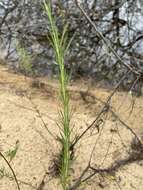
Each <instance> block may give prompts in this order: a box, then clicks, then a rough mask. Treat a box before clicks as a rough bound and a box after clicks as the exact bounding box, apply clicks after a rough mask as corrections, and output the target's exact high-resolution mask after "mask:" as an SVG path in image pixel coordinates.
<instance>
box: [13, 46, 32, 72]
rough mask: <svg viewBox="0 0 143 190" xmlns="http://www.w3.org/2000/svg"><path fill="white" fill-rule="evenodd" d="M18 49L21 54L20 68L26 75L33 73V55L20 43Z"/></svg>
mask: <svg viewBox="0 0 143 190" xmlns="http://www.w3.org/2000/svg"><path fill="white" fill-rule="evenodd" d="M16 51H17V53H18V55H19V69H20V71H21V72H23V73H24V74H25V75H28V74H32V73H33V70H32V56H31V55H29V54H28V52H27V51H26V50H25V48H23V47H22V46H21V45H20V43H17V45H16Z"/></svg>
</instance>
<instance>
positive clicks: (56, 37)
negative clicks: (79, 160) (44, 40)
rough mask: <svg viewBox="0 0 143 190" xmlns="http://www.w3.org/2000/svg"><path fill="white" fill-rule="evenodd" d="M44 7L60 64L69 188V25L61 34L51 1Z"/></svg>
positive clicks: (63, 180)
mask: <svg viewBox="0 0 143 190" xmlns="http://www.w3.org/2000/svg"><path fill="white" fill-rule="evenodd" d="M44 9H45V12H46V14H47V16H48V20H49V23H50V28H51V30H50V40H51V44H52V47H53V49H54V52H55V59H56V62H57V63H58V65H59V71H60V74H59V82H60V98H61V105H62V110H61V111H60V117H61V123H62V131H61V142H62V155H61V166H60V176H61V184H62V187H63V190H68V184H69V168H70V134H71V133H70V108H69V107H70V106H69V95H68V90H67V85H68V76H67V73H66V70H65V66H64V56H65V53H66V51H67V47H69V44H66V39H67V38H66V35H67V25H65V26H64V28H63V31H62V35H60V34H59V31H58V28H57V26H56V24H55V23H56V22H55V19H54V17H53V15H52V11H51V6H50V4H49V3H46V2H44Z"/></svg>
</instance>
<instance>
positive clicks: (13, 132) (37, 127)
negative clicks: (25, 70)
mask: <svg viewBox="0 0 143 190" xmlns="http://www.w3.org/2000/svg"><path fill="white" fill-rule="evenodd" d="M36 81H37V79H36ZM38 81H40V82H35V79H30V78H26V77H24V76H21V75H18V74H14V73H12V72H10V71H9V70H8V69H7V68H6V67H3V66H0V150H1V152H2V153H3V154H6V152H7V151H8V150H12V149H14V147H15V144H16V142H19V149H18V151H17V154H16V156H15V157H14V159H13V160H12V161H11V165H12V167H13V169H14V171H15V173H16V176H17V178H18V180H19V184H20V188H21V190H32V189H37V190H60V189H61V187H60V184H59V179H58V178H57V177H53V173H50V172H51V171H52V163H53V162H52V161H53V160H54V158H55V156H56V155H57V153H58V151H59V149H60V147H59V143H58V141H56V140H55V137H56V136H57V135H58V134H59V128H58V127H57V125H56V122H57V121H58V111H59V98H58V83H57V82H56V81H54V80H51V81H50V80H47V79H46V78H40V79H38ZM88 84H89V83H88V81H84V80H80V81H76V84H75V83H74V82H73V83H72V84H71V85H70V86H69V91H70V94H71V105H72V107H73V110H74V111H73V113H74V114H73V117H72V127H73V128H74V129H73V136H74V135H75V134H80V133H81V132H82V131H83V130H84V129H85V128H86V127H87V126H88V125H89V124H90V123H91V122H92V121H93V120H94V118H95V117H96V116H97V114H98V113H99V111H100V110H101V108H102V106H103V105H102V102H101V100H102V101H105V100H106V99H107V97H108V95H109V94H110V93H111V90H105V89H101V88H97V87H96V85H95V86H92V87H91V86H90V87H89V92H90V93H89V94H88V95H87V94H86V90H87V88H88V87H87V86H89V85H88ZM99 100H100V101H99ZM111 105H112V108H113V110H114V111H116V113H117V114H118V116H119V117H120V118H121V119H122V120H123V121H124V122H126V123H127V124H128V125H129V126H131V128H132V129H133V130H134V131H135V132H136V133H137V135H138V136H139V138H140V140H141V141H142V142H143V113H142V112H143V97H140V98H136V99H134V98H132V97H131V95H130V94H128V93H123V92H118V93H116V95H115V96H114V97H113V99H112V101H111ZM39 116H40V117H39ZM102 120H103V123H102V124H101V125H100V130H99V133H98V132H97V129H96V126H94V127H92V128H91V129H90V131H88V133H87V134H86V135H85V136H84V137H83V139H82V140H81V141H79V143H78V144H77V146H76V151H75V157H74V160H73V163H72V168H71V183H72V184H73V183H74V182H75V180H76V179H77V178H78V177H79V176H80V175H81V173H82V171H83V170H84V169H85V167H86V166H87V164H88V161H89V159H90V158H91V163H92V166H93V167H97V166H98V167H99V168H107V167H110V166H111V165H113V164H115V163H118V162H119V161H120V160H125V159H126V158H128V156H129V154H130V153H132V152H133V148H131V143H132V142H133V135H132V134H131V132H130V131H129V130H128V129H126V127H125V126H124V125H122V124H121V123H120V122H119V121H117V119H116V118H114V117H113V116H111V114H105V115H103V117H102ZM49 130H50V132H51V133H52V134H53V136H52V135H50V134H49ZM95 144H96V146H95ZM134 151H136V150H134ZM91 152H92V153H93V154H92V157H91ZM2 171H4V175H5V176H2ZM90 172H91V171H89V172H88V173H87V174H86V176H87V175H88V174H90ZM0 176H1V179H0V190H16V189H17V187H16V185H15V182H14V180H12V179H11V172H10V170H9V168H8V167H7V166H6V164H5V162H4V161H3V160H2V158H1V159H0ZM43 179H44V181H43V183H41V182H42V180H43ZM78 189H80V190H98V189H99V190H100V189H105V190H115V189H124V190H125V189H126V190H132V189H137V190H142V189H143V162H142V161H136V162H132V163H128V164H125V166H122V167H120V168H119V169H118V170H117V172H116V173H114V174H113V173H112V174H111V173H110V174H108V175H107V174H105V173H104V174H100V173H99V174H96V175H95V176H93V177H92V178H91V179H90V180H88V181H86V182H85V183H84V182H83V183H82V184H81V185H80V187H79V188H78Z"/></svg>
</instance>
